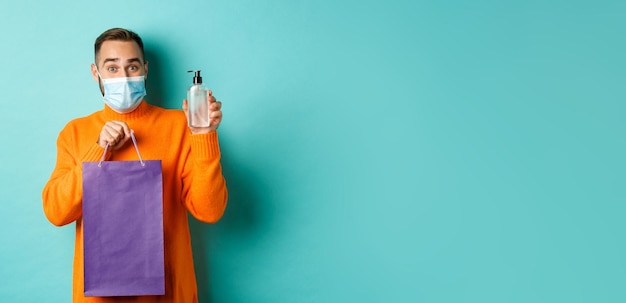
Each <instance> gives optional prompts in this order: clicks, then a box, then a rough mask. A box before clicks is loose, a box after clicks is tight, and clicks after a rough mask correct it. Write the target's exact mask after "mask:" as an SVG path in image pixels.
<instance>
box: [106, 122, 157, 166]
mask: <svg viewBox="0 0 626 303" xmlns="http://www.w3.org/2000/svg"><path fill="white" fill-rule="evenodd" d="M130 138H131V139H132V140H133V145H135V150H136V151H137V156H138V157H139V162H140V163H141V166H146V163H145V162H143V159H142V158H141V154H140V153H139V147H138V146H137V140H136V139H135V131H133V130H132V129H131V130H130ZM108 149H109V143H107V145H106V146H105V147H104V153H103V154H102V158H100V163H98V167H102V162H103V161H104V156H105V155H106V154H107V150H108Z"/></svg>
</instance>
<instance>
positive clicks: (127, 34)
mask: <svg viewBox="0 0 626 303" xmlns="http://www.w3.org/2000/svg"><path fill="white" fill-rule="evenodd" d="M109 40H118V41H135V42H136V43H137V45H139V49H140V50H141V59H142V60H144V61H145V56H144V53H143V41H141V37H139V35H137V34H136V33H135V32H133V31H130V30H127V29H124V28H119V27H116V28H111V29H108V30H106V31H105V32H104V33H102V34H100V36H98V38H96V43H95V44H94V60H95V61H96V62H95V63H96V64H98V54H99V53H100V48H101V47H102V43H104V41H109Z"/></svg>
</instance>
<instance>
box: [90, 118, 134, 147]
mask: <svg viewBox="0 0 626 303" xmlns="http://www.w3.org/2000/svg"><path fill="white" fill-rule="evenodd" d="M128 140H130V128H129V127H128V124H126V122H124V121H115V120H113V121H109V122H107V123H105V124H104V126H103V127H102V130H101V131H100V137H99V138H98V145H100V147H102V148H105V147H106V145H107V143H108V144H109V149H110V150H115V149H118V148H120V147H122V146H124V144H126V142H128Z"/></svg>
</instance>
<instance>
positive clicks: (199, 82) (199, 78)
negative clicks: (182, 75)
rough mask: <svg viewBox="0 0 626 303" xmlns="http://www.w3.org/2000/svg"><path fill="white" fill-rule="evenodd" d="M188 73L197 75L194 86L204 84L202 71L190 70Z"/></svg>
mask: <svg viewBox="0 0 626 303" xmlns="http://www.w3.org/2000/svg"><path fill="white" fill-rule="evenodd" d="M187 72H188V73H196V75H195V76H194V77H193V84H202V77H201V76H200V70H188V71H187Z"/></svg>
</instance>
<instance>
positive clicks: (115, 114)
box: [42, 28, 228, 303]
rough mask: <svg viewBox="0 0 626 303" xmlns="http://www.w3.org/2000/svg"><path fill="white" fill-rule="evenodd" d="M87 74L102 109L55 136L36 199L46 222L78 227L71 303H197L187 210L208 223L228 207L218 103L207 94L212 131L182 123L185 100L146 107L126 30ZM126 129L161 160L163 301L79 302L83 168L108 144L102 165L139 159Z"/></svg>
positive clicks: (105, 46)
mask: <svg viewBox="0 0 626 303" xmlns="http://www.w3.org/2000/svg"><path fill="white" fill-rule="evenodd" d="M91 74H92V76H93V79H94V81H96V82H97V83H99V86H100V91H101V92H102V95H103V99H104V103H105V104H104V109H103V110H100V111H97V112H95V113H93V114H91V115H89V116H86V117H82V118H78V119H74V120H72V121H70V122H69V123H68V124H67V125H66V126H65V127H64V129H63V130H62V131H61V132H60V134H59V137H58V139H57V160H56V166H55V168H54V170H53V172H52V174H51V176H50V179H49V181H48V182H47V183H46V185H45V187H44V189H43V193H42V197H43V209H44V212H45V214H46V217H47V218H48V220H49V221H50V222H51V223H53V224H54V225H57V226H62V225H66V224H69V223H71V222H76V239H75V248H74V273H73V302H131V301H132V302H185V303H188V302H197V300H198V299H197V286H196V280H195V273H194V267H193V260H192V252H191V240H190V234H189V225H188V222H187V211H188V212H189V213H191V214H192V215H193V216H194V217H195V218H197V219H198V220H201V221H204V222H209V223H212V222H216V221H217V220H219V219H220V217H221V216H222V214H223V213H224V209H225V207H226V201H227V196H228V193H227V189H226V183H225V180H224V177H223V176H222V168H221V164H220V148H219V144H218V136H217V128H218V126H219V124H220V122H221V121H222V111H221V106H222V104H221V102H219V101H216V99H215V98H214V97H213V96H212V93H211V92H209V97H208V100H207V102H208V103H209V117H210V124H209V126H208V127H202V128H196V127H189V126H188V123H187V120H186V116H187V115H186V113H187V100H184V101H183V106H182V108H183V110H182V111H181V110H168V109H163V108H160V107H157V106H153V105H150V104H148V103H146V101H145V100H144V99H143V97H144V96H145V82H144V79H145V77H146V76H147V75H148V62H146V61H145V58H144V50H143V42H142V40H141V38H140V37H139V36H138V35H137V34H135V33H134V32H132V31H129V30H126V29H121V28H113V29H109V30H107V31H105V32H104V33H102V34H101V35H100V36H99V37H98V38H97V39H96V42H95V64H92V65H91ZM111 79H114V80H111ZM111 83H117V84H116V85H119V83H122V85H124V86H125V87H126V88H127V89H129V90H130V93H129V94H126V95H125V97H123V98H119V95H115V94H113V93H112V92H111V91H112V89H111V86H110V85H111ZM107 89H108V90H107ZM131 130H133V132H134V134H135V136H136V138H137V141H138V145H139V150H140V152H141V156H142V158H144V159H146V160H161V161H162V168H163V229H164V237H163V239H164V245H165V248H164V249H165V251H164V253H165V254H164V255H165V295H164V296H142V297H84V295H83V293H84V281H83V280H84V277H83V266H84V262H83V260H84V258H83V238H82V227H83V225H82V163H83V162H96V161H99V160H100V158H101V157H102V155H103V153H104V151H105V147H107V144H108V145H109V147H108V148H107V149H106V150H107V152H106V155H105V159H106V160H112V161H123V160H137V154H136V151H135V149H134V146H133V144H132V142H131V143H129V139H130V132H131Z"/></svg>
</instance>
